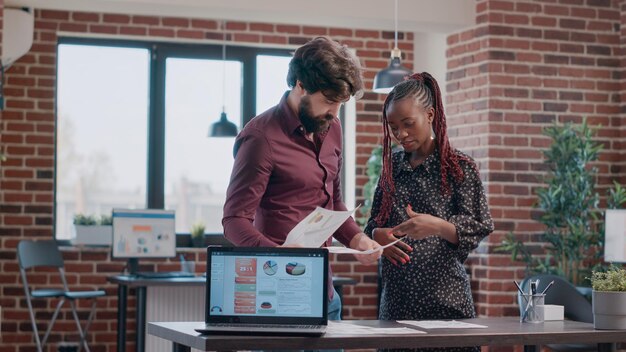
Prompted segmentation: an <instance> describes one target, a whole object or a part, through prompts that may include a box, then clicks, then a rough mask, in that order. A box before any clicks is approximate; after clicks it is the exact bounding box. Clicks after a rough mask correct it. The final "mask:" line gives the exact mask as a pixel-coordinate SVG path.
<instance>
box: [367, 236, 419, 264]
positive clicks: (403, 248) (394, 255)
mask: <svg viewBox="0 0 626 352" xmlns="http://www.w3.org/2000/svg"><path fill="white" fill-rule="evenodd" d="M373 235H374V240H375V241H376V242H378V243H380V245H381V246H385V245H387V244H389V243H391V242H393V241H395V240H397V238H396V237H395V236H394V235H393V234H392V231H391V229H390V228H377V229H374V233H373ZM410 252H413V247H411V246H409V245H408V244H406V243H404V242H402V241H400V242H398V243H396V244H395V245H393V246H389V247H387V248H385V249H384V250H383V255H384V256H385V258H387V259H389V261H390V262H391V263H392V264H393V265H398V264H406V263H408V262H409V260H410V259H409V255H408V254H407V253H410Z"/></svg>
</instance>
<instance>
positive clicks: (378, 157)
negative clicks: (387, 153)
mask: <svg viewBox="0 0 626 352" xmlns="http://www.w3.org/2000/svg"><path fill="white" fill-rule="evenodd" d="M382 168H383V147H382V146H380V145H379V146H377V147H374V149H372V154H371V155H370V158H369V159H368V160H367V164H366V171H365V174H366V175H367V183H365V185H364V186H363V198H364V201H363V206H362V207H361V208H360V209H359V211H360V212H361V215H362V217H360V218H359V219H358V222H359V224H360V225H361V226H364V225H365V224H366V223H367V220H368V219H369V217H370V212H371V211H372V202H373V200H374V191H375V190H376V186H377V185H378V178H379V177H380V172H381V170H382Z"/></svg>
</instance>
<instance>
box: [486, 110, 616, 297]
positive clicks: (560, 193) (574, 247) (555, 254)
mask: <svg viewBox="0 0 626 352" xmlns="http://www.w3.org/2000/svg"><path fill="white" fill-rule="evenodd" d="M593 133H594V131H593V130H592V129H591V128H590V127H589V126H588V125H587V122H586V120H584V121H583V123H582V124H579V125H578V124H572V123H566V124H563V125H553V126H551V127H547V128H546V129H545V130H544V134H545V135H547V136H549V137H550V138H551V139H552V144H551V145H550V147H549V148H548V149H547V150H545V151H544V157H545V164H546V165H547V167H548V170H549V171H548V174H547V177H546V180H545V182H546V184H547V187H545V188H540V189H538V190H537V192H536V193H537V196H538V202H537V205H536V207H537V208H538V209H539V210H541V213H542V215H541V217H540V219H539V221H540V222H541V223H542V224H543V225H544V226H545V232H544V233H543V234H542V240H543V241H545V243H546V246H545V256H544V257H543V259H542V258H540V257H539V256H537V255H535V253H533V251H532V250H531V248H530V247H529V246H527V245H526V244H524V243H522V242H521V241H520V240H519V239H517V238H516V237H515V236H514V235H513V233H509V234H508V235H507V236H506V238H505V240H504V241H503V242H502V245H501V246H500V247H499V248H498V249H497V250H498V251H510V252H511V255H512V258H513V260H522V261H523V262H525V263H526V268H527V271H528V272H529V273H550V274H556V275H560V276H563V277H565V278H567V279H568V280H569V281H570V282H572V283H573V284H574V285H581V284H583V282H584V281H585V279H586V278H587V277H588V276H589V275H590V273H591V270H592V268H593V267H597V263H598V262H599V258H600V256H601V254H602V250H601V249H602V238H601V236H600V231H599V229H600V228H601V227H599V226H600V225H601V224H600V223H601V221H599V215H600V210H599V209H598V202H599V196H598V193H597V192H596V191H595V180H596V174H597V169H596V168H595V167H590V166H589V164H590V163H591V162H593V161H596V160H597V159H598V155H599V152H600V151H601V150H602V145H601V144H598V143H595V142H594V141H593ZM611 192H612V193H611ZM609 199H610V202H611V204H612V205H613V206H616V205H617V204H619V205H621V204H622V203H623V200H624V199H626V195H625V193H624V190H623V189H621V188H616V189H613V190H611V191H610V193H609ZM590 264H591V265H592V266H593V267H590Z"/></svg>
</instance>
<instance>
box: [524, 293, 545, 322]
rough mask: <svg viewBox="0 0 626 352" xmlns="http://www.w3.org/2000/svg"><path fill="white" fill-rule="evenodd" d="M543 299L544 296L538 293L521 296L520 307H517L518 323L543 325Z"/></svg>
mask: <svg viewBox="0 0 626 352" xmlns="http://www.w3.org/2000/svg"><path fill="white" fill-rule="evenodd" d="M545 298H546V295H542V294H540V293H537V294H534V295H531V294H524V295H522V305H521V306H520V307H519V314H520V320H519V321H520V322H522V323H543V321H544V302H545Z"/></svg>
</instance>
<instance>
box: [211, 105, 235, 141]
mask: <svg viewBox="0 0 626 352" xmlns="http://www.w3.org/2000/svg"><path fill="white" fill-rule="evenodd" d="M210 136H211V137H236V136H237V125H235V124H234V123H232V122H230V121H228V117H227V116H226V112H224V111H222V114H221V115H220V120H219V121H217V122H215V123H214V124H212V125H211V133H210Z"/></svg>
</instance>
